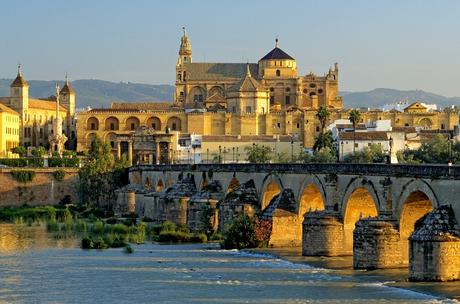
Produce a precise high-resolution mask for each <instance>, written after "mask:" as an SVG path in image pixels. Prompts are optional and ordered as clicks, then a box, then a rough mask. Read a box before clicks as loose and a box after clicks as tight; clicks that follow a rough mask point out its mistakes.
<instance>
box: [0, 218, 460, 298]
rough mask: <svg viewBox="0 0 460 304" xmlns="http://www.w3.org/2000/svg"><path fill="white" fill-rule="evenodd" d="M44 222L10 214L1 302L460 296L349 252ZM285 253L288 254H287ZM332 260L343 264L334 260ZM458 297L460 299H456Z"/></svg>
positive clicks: (2, 237) (0, 262)
mask: <svg viewBox="0 0 460 304" xmlns="http://www.w3.org/2000/svg"><path fill="white" fill-rule="evenodd" d="M78 245H79V243H78V241H77V240H75V239H66V240H58V239H55V238H54V237H53V236H52V235H50V234H48V233H47V232H46V231H45V229H44V228H43V227H26V226H22V225H9V224H0V303H1V304H3V303H8V304H9V303H459V302H458V301H457V300H454V299H453V298H455V297H457V299H459V298H460V284H459V283H458V282H454V283H417V284H415V283H408V282H405V274H406V273H407V270H395V271H374V272H363V271H354V270H352V269H351V268H350V261H349V260H347V259H343V258H336V259H323V258H306V257H302V256H301V255H300V254H299V253H298V251H296V250H292V249H291V250H275V251H273V250H268V253H267V251H264V252H252V251H251V252H247V251H244V252H240V251H236V250H220V249H218V248H217V245H215V244H204V245H203V244H187V245H158V244H152V243H146V244H144V245H136V246H133V248H134V253H133V254H126V253H124V252H123V250H122V249H108V250H103V251H97V250H81V249H80V248H79V247H78ZM280 256H281V257H282V258H280ZM327 267H330V268H333V269H328V268H327ZM447 297H450V298H451V299H448V298H447Z"/></svg>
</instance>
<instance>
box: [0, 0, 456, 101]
mask: <svg viewBox="0 0 460 304" xmlns="http://www.w3.org/2000/svg"><path fill="white" fill-rule="evenodd" d="M459 16H460V1H455V0H452V1H447V0H446V1H415V0H414V1H410V0H407V1H391V0H387V1H377V0H375V1H373V0H367V1H364V0H363V1H353V0H348V1H333V0H328V1H293V0H291V1H280V0H277V1H271V0H263V1H262V0H253V1H248V0H246V1H243V0H242V1H240V0H227V1H217V0H214V1H211V0H201V1H198V0H189V1H185V0H183V1H179V0H177V1H175V0H167V1H166V0H163V1H148V0H130V1H127V0H126V1H116V0H111V1H110V0H98V1H94V0H78V1H77V0H67V1H57V0H41V1H38V0H37V1H6V0H5V1H3V0H2V1H1V3H0V26H1V29H2V35H1V38H0V49H1V52H0V78H11V77H13V76H14V74H15V71H16V66H17V64H18V62H21V63H22V64H23V66H24V74H25V76H26V78H27V79H45V80H48V79H62V78H63V77H64V75H65V73H66V72H68V73H69V75H70V77H71V79H81V78H97V79H104V80H111V81H132V82H143V83H151V84H162V83H169V84H173V82H174V67H175V63H176V58H177V51H178V47H179V39H180V36H181V27H182V26H184V25H185V26H186V27H187V29H188V33H189V37H190V39H191V43H192V49H193V59H194V61H207V62H246V61H247V60H249V61H251V62H256V61H257V60H258V59H260V58H261V57H262V56H263V55H265V53H267V52H268V51H270V50H271V49H272V48H273V46H274V39H275V37H276V36H278V37H279V39H280V46H281V48H282V49H283V50H285V51H286V52H287V53H289V54H290V55H291V56H293V57H294V58H296V59H297V63H298V69H299V73H300V74H306V73H308V72H310V71H313V72H315V73H318V74H323V73H324V72H326V71H327V70H328V68H329V67H330V66H332V65H333V63H334V62H336V61H337V62H339V65H340V69H341V88H340V89H341V90H348V91H358V90H370V89H373V88H377V87H390V88H398V89H424V90H428V91H432V92H435V93H439V94H444V95H447V96H460V85H459V83H460V76H459V73H458V71H460V39H459V30H460V17H459Z"/></svg>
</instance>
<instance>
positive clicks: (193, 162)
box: [192, 146, 196, 164]
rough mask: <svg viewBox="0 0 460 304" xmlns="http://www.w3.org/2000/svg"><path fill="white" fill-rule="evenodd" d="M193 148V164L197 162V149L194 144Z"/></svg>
mask: <svg viewBox="0 0 460 304" xmlns="http://www.w3.org/2000/svg"><path fill="white" fill-rule="evenodd" d="M192 149H193V164H195V163H196V161H195V149H196V147H195V146H192Z"/></svg>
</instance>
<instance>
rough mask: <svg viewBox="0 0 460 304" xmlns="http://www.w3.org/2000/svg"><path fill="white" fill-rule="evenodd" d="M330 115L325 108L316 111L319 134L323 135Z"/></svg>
mask: <svg viewBox="0 0 460 304" xmlns="http://www.w3.org/2000/svg"><path fill="white" fill-rule="evenodd" d="M330 115H331V113H330V112H329V110H328V109H327V107H325V106H321V107H319V109H318V111H316V118H318V120H319V124H320V127H321V134H322V133H324V129H325V128H326V122H327V119H328V118H329V116H330Z"/></svg>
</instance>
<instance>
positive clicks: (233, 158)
mask: <svg viewBox="0 0 460 304" xmlns="http://www.w3.org/2000/svg"><path fill="white" fill-rule="evenodd" d="M232 162H233V163H234V162H235V147H232Z"/></svg>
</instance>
